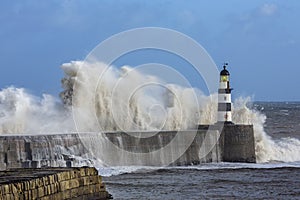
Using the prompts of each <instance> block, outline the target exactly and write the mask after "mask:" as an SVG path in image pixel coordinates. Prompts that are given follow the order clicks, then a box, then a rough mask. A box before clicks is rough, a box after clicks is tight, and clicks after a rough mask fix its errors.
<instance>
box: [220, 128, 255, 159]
mask: <svg viewBox="0 0 300 200" xmlns="http://www.w3.org/2000/svg"><path fill="white" fill-rule="evenodd" d="M219 142H220V143H219V144H220V146H221V149H222V150H223V151H222V159H223V161H224V162H247V163H255V162H256V156H255V138H254V131H253V125H237V124H224V127H223V129H222V132H221V137H220V140H219Z"/></svg>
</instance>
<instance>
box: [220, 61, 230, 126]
mask: <svg viewBox="0 0 300 200" xmlns="http://www.w3.org/2000/svg"><path fill="white" fill-rule="evenodd" d="M227 65H228V63H224V66H223V68H224V69H223V70H222V71H221V73H220V86H219V91H218V122H222V123H227V124H232V117H231V90H232V88H230V85H229V78H230V74H229V72H228V71H227V70H226V67H227Z"/></svg>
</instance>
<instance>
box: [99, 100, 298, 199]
mask: <svg viewBox="0 0 300 200" xmlns="http://www.w3.org/2000/svg"><path fill="white" fill-rule="evenodd" d="M251 107H252V108H253V109H254V110H257V111H259V112H260V113H262V114H263V115H265V116H266V119H265V123H264V127H263V128H264V130H265V132H266V133H267V135H269V136H270V137H271V140H272V141H273V142H274V143H276V144H277V145H281V146H280V148H281V151H283V150H282V149H284V150H285V151H284V152H283V155H282V157H283V158H282V159H281V160H280V159H278V160H268V161H261V162H260V163H257V164H245V163H209V164H200V165H196V166H180V167H147V166H128V167H110V168H99V172H100V174H102V175H103V176H104V182H105V183H106V187H107V189H108V191H109V192H110V193H111V194H112V195H113V197H114V199H300V161H289V160H290V159H288V158H289V157H293V156H295V155H296V156H297V157H298V156H299V154H300V151H299V149H300V146H298V144H296V145H295V144H293V143H289V142H287V141H293V139H294V138H298V139H299V138H300V103H299V102H256V103H254V104H253V105H251ZM289 145H290V146H289ZM275 153H276V152H275ZM285 154H286V155H285ZM291 154H292V155H291ZM284 156H286V158H287V159H285V158H284ZM294 160H295V159H294Z"/></svg>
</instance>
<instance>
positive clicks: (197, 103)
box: [0, 61, 300, 162]
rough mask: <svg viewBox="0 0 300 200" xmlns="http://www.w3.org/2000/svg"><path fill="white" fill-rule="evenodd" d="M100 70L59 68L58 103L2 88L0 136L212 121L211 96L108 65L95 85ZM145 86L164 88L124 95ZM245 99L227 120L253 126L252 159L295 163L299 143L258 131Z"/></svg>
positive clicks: (257, 117)
mask: <svg viewBox="0 0 300 200" xmlns="http://www.w3.org/2000/svg"><path fill="white" fill-rule="evenodd" d="M106 68H107V65H106V64H104V63H84V62H82V61H74V62H70V63H66V64H63V65H62V69H63V71H64V72H65V77H64V78H63V80H62V87H63V88H64V91H63V92H62V93H61V94H60V97H61V99H62V101H63V103H60V102H59V101H58V100H57V99H56V98H54V97H52V96H51V95H43V96H42V97H41V98H40V97H36V96H34V95H31V94H29V93H28V92H26V90H25V89H23V88H14V87H9V88H5V89H2V90H1V91H0V133H11V134H13V133H25V134H28V133H30V134H38V133H41V134H44V133H64V132H72V131H77V130H79V131H91V132H97V131H117V130H124V131H127V130H178V129H191V128H195V127H196V125H197V124H213V123H215V122H216V113H217V98H216V97H217V95H216V94H212V95H210V96H205V95H203V93H202V92H201V91H199V90H197V89H195V88H186V87H183V86H180V85H175V84H168V83H164V82H163V81H162V80H159V78H158V77H155V76H150V75H147V74H143V73H140V72H135V71H134V68H131V67H129V66H123V67H121V68H120V69H118V68H115V67H111V68H109V70H108V71H107V72H106V73H105V76H103V77H101V80H100V81H99V78H100V77H99V76H98V75H99V74H101V73H102V72H103V70H104V69H106ZM79 69H80V70H79ZM145 82H160V83H161V84H162V86H164V87H161V86H155V87H147V86H145V87H142V88H139V90H137V91H136V92H135V93H134V94H132V93H129V94H128V92H127V91H135V88H137V87H138V86H139V85H143V84H144V83H145ZM120 83H121V84H120ZM116 86H117V87H116ZM128 99H129V100H128ZM250 101H251V99H250V98H238V99H236V100H235V102H234V103H233V121H234V123H237V124H253V125H254V133H255V140H256V141H255V149H256V156H257V161H258V162H269V161H283V162H292V161H299V160H300V141H299V140H297V139H295V138H283V139H278V140H274V139H272V138H271V137H270V136H269V135H267V134H266V133H265V131H264V123H265V120H266V116H265V115H263V114H262V113H260V112H259V111H257V110H255V109H250V108H251V106H249V102H250ZM76 113H77V115H76ZM74 114H75V117H77V118H76V119H75V121H76V120H77V121H78V120H79V121H81V123H79V124H78V123H77V124H76V125H77V127H75V124H74V122H73V117H74ZM76 128H77V130H76Z"/></svg>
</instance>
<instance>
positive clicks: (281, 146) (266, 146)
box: [233, 97, 300, 163]
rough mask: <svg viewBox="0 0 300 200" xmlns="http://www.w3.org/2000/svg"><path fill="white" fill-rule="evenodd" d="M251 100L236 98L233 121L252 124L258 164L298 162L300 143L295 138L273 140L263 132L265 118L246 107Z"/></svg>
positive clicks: (299, 159)
mask: <svg viewBox="0 0 300 200" xmlns="http://www.w3.org/2000/svg"><path fill="white" fill-rule="evenodd" d="M250 102H251V98H250V97H247V98H238V99H237V100H236V101H235V102H234V114H233V121H234V122H235V123H239V124H253V128H254V137H255V152H256V159H257V161H258V162H260V163H263V162H274V161H275V162H276V161H279V162H294V161H300V141H299V140H298V139H296V138H282V139H279V140H273V139H272V138H271V137H270V136H269V135H267V133H266V132H265V131H264V124H265V121H266V116H265V115H264V114H262V113H260V112H259V111H257V110H255V109H249V108H248V107H247V105H248V104H249V103H250Z"/></svg>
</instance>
